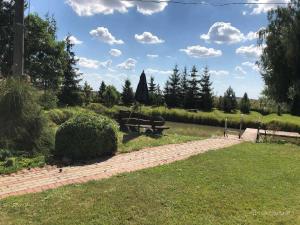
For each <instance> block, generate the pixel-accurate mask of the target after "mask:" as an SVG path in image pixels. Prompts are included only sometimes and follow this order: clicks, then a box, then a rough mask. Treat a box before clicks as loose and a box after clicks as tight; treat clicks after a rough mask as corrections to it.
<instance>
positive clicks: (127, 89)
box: [121, 79, 134, 105]
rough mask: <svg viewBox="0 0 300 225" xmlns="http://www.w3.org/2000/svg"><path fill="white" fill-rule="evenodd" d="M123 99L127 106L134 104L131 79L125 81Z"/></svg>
mask: <svg viewBox="0 0 300 225" xmlns="http://www.w3.org/2000/svg"><path fill="white" fill-rule="evenodd" d="M121 97H122V102H123V103H124V104H125V105H131V104H132V103H133V102H134V93H133V89H132V87H131V82H130V80H129V79H126V80H125V84H124V86H123V92H122V95H121Z"/></svg>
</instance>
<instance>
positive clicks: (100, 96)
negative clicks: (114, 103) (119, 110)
mask: <svg viewBox="0 0 300 225" xmlns="http://www.w3.org/2000/svg"><path fill="white" fill-rule="evenodd" d="M105 90H106V84H105V82H104V81H102V82H101V85H100V87H99V91H98V93H97V102H99V103H103V102H104V97H103V94H104V92H105Z"/></svg>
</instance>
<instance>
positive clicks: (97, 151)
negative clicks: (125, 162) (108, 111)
mask: <svg viewBox="0 0 300 225" xmlns="http://www.w3.org/2000/svg"><path fill="white" fill-rule="evenodd" d="M117 136H118V127H117V125H116V123H115V122H114V121H113V120H111V119H109V118H107V117H104V116H97V115H93V114H81V115H78V116H76V117H74V118H72V119H70V120H68V121H67V122H65V123H63V124H62V125H61V126H60V127H59V129H58V130H57V133H56V138H55V151H54V156H56V157H58V158H63V157H66V158H69V159H72V160H86V159H92V158H96V157H101V156H106V155H112V154H114V153H115V152H116V150H117V144H118V140H117Z"/></svg>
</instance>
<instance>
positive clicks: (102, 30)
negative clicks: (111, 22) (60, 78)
mask: <svg viewBox="0 0 300 225" xmlns="http://www.w3.org/2000/svg"><path fill="white" fill-rule="evenodd" d="M90 35H92V36H93V37H94V38H97V39H99V40H100V41H103V42H105V43H108V44H110V45H113V44H118V45H120V44H124V42H123V41H122V40H117V39H116V38H115V37H114V36H113V35H112V34H111V33H110V32H109V30H108V29H107V28H106V27H97V28H96V29H95V30H91V31H90Z"/></svg>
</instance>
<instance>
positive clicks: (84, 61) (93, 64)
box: [78, 57, 99, 69]
mask: <svg viewBox="0 0 300 225" xmlns="http://www.w3.org/2000/svg"><path fill="white" fill-rule="evenodd" d="M98 63H99V62H98V61H97V60H93V59H88V58H85V57H79V58H78V65H79V66H81V67H84V68H89V69H97V68H98V67H99V65H98Z"/></svg>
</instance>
